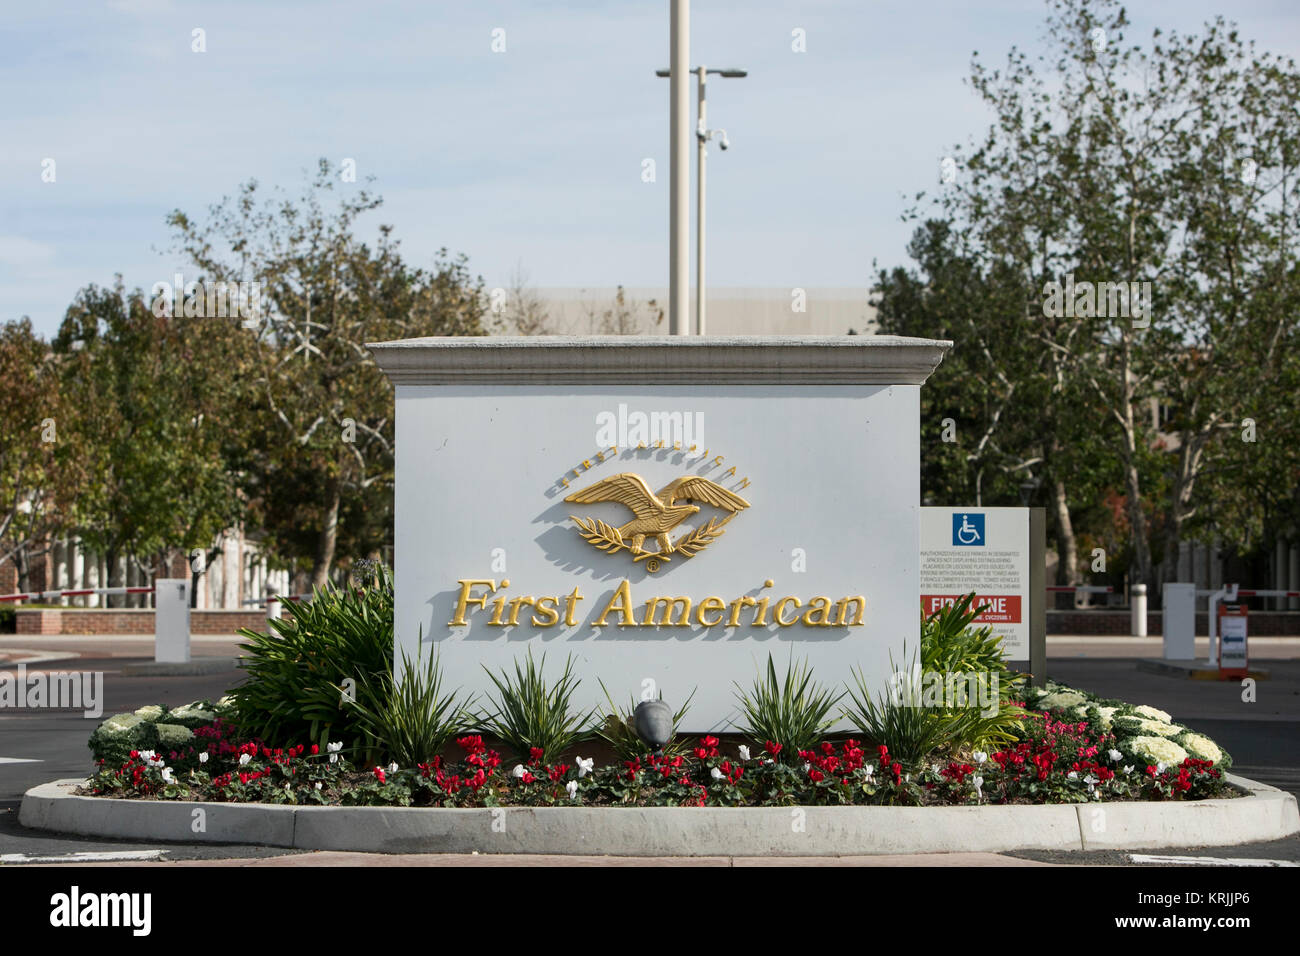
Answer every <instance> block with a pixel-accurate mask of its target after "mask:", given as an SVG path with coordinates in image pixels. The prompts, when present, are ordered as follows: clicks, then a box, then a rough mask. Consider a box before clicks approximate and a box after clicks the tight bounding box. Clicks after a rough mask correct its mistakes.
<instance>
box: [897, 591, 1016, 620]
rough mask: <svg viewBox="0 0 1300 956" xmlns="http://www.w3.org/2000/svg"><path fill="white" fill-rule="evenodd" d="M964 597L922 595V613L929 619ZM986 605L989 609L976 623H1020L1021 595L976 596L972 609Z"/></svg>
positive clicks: (956, 595)
mask: <svg viewBox="0 0 1300 956" xmlns="http://www.w3.org/2000/svg"><path fill="white" fill-rule="evenodd" d="M964 596H965V595H962V594H922V595H921V611H922V613H924V614H925V615H926V616H927V617H929V616H930V615H931V614H933V613H934V612H935V611H937V610H939V609H940V608H942V607H947V606H949V605H951V604H955V603H957V601H959V600H961V598H963V597H964ZM985 604H987V605H988V609H987V610H985V611H984V613H983V614H981V615H980V616H979V617H977V618H976V619H975V621H976V623H983V624H1019V623H1020V620H1021V618H1020V595H1019V594H976V595H975V600H974V601H973V602H971V607H981V606H983V605H985Z"/></svg>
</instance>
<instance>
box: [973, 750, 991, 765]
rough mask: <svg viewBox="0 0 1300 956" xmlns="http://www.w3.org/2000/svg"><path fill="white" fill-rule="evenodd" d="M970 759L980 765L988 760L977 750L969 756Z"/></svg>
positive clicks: (987, 757)
mask: <svg viewBox="0 0 1300 956" xmlns="http://www.w3.org/2000/svg"><path fill="white" fill-rule="evenodd" d="M971 758H972V759H973V760H974V761H975V762H976V763H977V764H981V763H983V762H984V761H986V760H988V759H989V755H988V754H986V753H985V752H984V751H982V750H977V751H975V752H974V753H973V754H971Z"/></svg>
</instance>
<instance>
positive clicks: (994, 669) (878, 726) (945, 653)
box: [844, 593, 1024, 760]
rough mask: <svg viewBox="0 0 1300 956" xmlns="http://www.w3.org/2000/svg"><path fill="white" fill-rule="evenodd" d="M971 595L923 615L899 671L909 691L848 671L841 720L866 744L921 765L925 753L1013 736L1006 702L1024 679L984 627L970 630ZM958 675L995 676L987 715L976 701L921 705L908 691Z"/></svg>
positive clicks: (1011, 706) (1011, 708)
mask: <svg viewBox="0 0 1300 956" xmlns="http://www.w3.org/2000/svg"><path fill="white" fill-rule="evenodd" d="M974 598H975V595H974V594H973V593H972V594H967V595H966V596H965V597H963V598H961V599H960V600H958V601H957V602H956V603H954V604H952V605H951V606H949V607H945V608H940V609H939V610H938V611H936V612H935V613H934V614H932V615H930V616H929V617H923V619H922V621H921V649H920V654H919V655H917V654H916V653H915V652H913V654H912V655H911V657H910V658H909V666H908V671H907V672H906V675H911V677H910V680H911V681H912V682H913V684H914V686H911V687H907V686H904V685H898V684H896V685H895V686H893V687H890V688H886V689H881V688H878V687H873V686H870V685H868V684H867V682H866V680H865V679H864V678H863V675H862V673H861V672H860V671H858V670H856V669H855V670H854V671H853V681H854V685H855V687H851V688H850V689H849V692H848V693H849V698H850V700H851V706H847V707H845V709H844V717H845V718H846V719H847V720H849V722H850V723H852V724H853V725H854V727H856V728H857V730H858V732H859V733H861V734H862V735H863V736H864V737H865V738H867V740H868V742H870V743H875V744H885V745H886V746H888V747H889V750H890V752H891V753H893V754H894V755H895V756H898V757H901V758H903V759H906V760H921V759H923V758H925V757H928V756H930V755H932V754H941V753H942V754H946V755H954V754H956V753H959V752H962V751H966V750H975V749H992V748H993V747H996V746H998V745H1000V744H1002V743H1006V742H1008V741H1010V740H1013V739H1014V738H1015V731H1016V728H1017V727H1018V726H1019V724H1020V721H1021V719H1022V718H1023V716H1024V710H1023V709H1021V708H1020V707H1019V706H1018V705H1017V704H1016V703H1015V702H1014V698H1015V696H1016V695H1017V694H1018V693H1019V690H1020V687H1021V685H1022V684H1023V683H1024V675H1022V674H1017V673H1016V672H1014V671H1012V670H1011V669H1010V668H1008V667H1007V665H1006V662H1005V661H1004V660H1003V656H1002V639H1001V638H999V637H996V636H994V634H993V629H992V628H991V627H988V626H987V625H986V626H984V627H975V626H973V624H974V621H975V618H976V617H978V616H979V613H980V611H981V610H982V608H980V607H973V606H972V605H973V603H974ZM918 657H919V660H918ZM958 674H960V675H970V674H975V675H979V678H980V679H981V680H982V681H985V682H986V683H985V684H984V686H988V684H989V683H990V682H991V681H992V680H993V678H994V677H996V679H997V683H998V699H997V701H996V702H995V705H994V706H993V708H992V709H993V713H985V712H984V710H983V709H982V708H981V706H980V704H979V702H978V701H969V702H968V703H967V704H966V705H965V706H957V705H955V704H954V703H953V702H951V701H944V702H942V703H940V704H933V705H929V702H928V701H926V700H924V698H923V697H922V694H921V691H922V688H921V687H920V686H915V684H916V682H917V681H919V680H923V679H925V678H927V677H928V676H929V675H937V678H938V679H939V680H940V681H942V682H944V684H945V685H946V683H947V681H948V679H949V677H950V676H955V675H958Z"/></svg>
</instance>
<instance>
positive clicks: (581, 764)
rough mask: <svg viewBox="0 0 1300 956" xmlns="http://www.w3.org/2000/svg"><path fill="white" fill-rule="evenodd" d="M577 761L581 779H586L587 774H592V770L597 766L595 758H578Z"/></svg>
mask: <svg viewBox="0 0 1300 956" xmlns="http://www.w3.org/2000/svg"><path fill="white" fill-rule="evenodd" d="M576 759H577V764H578V777H579V778H581V777H585V776H586V775H587V774H589V773H591V770H592V768H593V767H594V766H596V758H595V757H578V758H576Z"/></svg>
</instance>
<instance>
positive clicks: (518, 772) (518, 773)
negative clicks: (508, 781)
mask: <svg viewBox="0 0 1300 956" xmlns="http://www.w3.org/2000/svg"><path fill="white" fill-rule="evenodd" d="M527 772H528V771H526V770H524V765H523V764H521V763H517V764H515V769H514V770H511V771H510V776H512V777H514V778H515V779H516V780H521V779H523V776H524V774H525V773H527Z"/></svg>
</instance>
